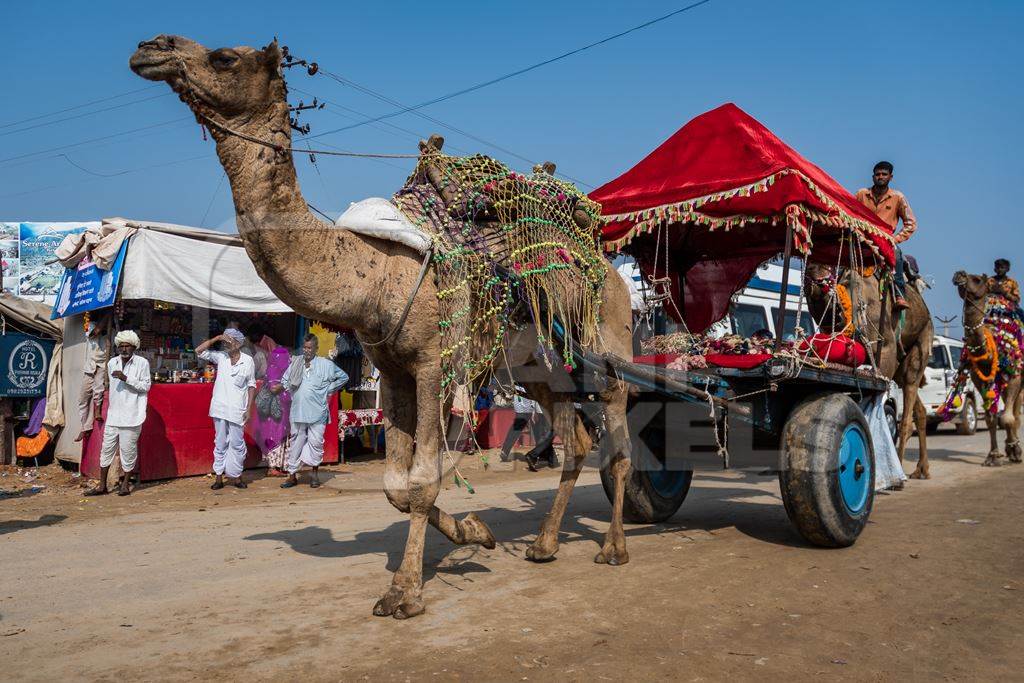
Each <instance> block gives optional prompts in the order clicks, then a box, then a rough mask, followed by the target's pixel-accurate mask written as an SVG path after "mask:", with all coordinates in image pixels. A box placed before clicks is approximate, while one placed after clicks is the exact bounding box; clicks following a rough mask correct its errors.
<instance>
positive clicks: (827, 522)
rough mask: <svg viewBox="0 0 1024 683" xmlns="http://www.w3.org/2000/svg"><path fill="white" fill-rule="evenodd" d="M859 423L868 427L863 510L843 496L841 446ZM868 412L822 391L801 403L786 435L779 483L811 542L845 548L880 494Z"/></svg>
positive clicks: (789, 509)
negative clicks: (848, 503)
mask: <svg viewBox="0 0 1024 683" xmlns="http://www.w3.org/2000/svg"><path fill="white" fill-rule="evenodd" d="M852 423H858V424H859V425H860V427H861V429H862V430H863V432H864V435H865V437H866V445H867V453H866V455H867V457H868V459H869V460H870V465H871V467H870V476H871V477H872V481H871V482H870V483H869V485H868V492H867V499H866V501H865V502H864V505H863V507H862V508H861V510H860V511H859V512H857V513H852V512H851V511H850V509H849V508H848V507H847V506H846V504H845V503H844V501H843V494H842V491H841V489H840V485H839V476H838V474H839V450H840V446H841V445H842V438H843V432H844V431H845V430H846V428H847V427H848V426H849V425H850V424H852ZM870 435H871V432H870V431H869V430H868V424H867V420H866V419H865V418H864V413H862V412H861V410H860V408H859V407H857V404H856V403H854V402H853V400H852V399H851V398H850V397H849V396H847V395H845V394H838V393H829V394H819V395H817V396H812V397H810V398H808V399H806V400H804V401H803V402H802V403H800V404H798V405H797V406H796V407H795V408H794V409H793V411H792V412H791V413H790V415H789V419H788V420H787V421H786V426H785V427H784V428H783V434H782V453H781V463H780V469H781V471H780V472H779V486H780V488H781V491H782V501H783V504H784V505H785V506H786V514H787V515H789V519H790V521H791V522H792V523H793V525H794V526H795V527H796V529H797V531H799V532H800V535H801V536H803V537H804V539H806V540H807V541H808V542H809V543H812V544H814V545H818V546H822V547H826V548H843V547H847V546H850V545H853V543H854V542H855V541H856V540H857V537H858V536H859V535H860V532H861V531H863V529H864V526H865V525H866V524H867V521H868V517H869V516H870V515H871V507H872V505H873V504H874V499H875V491H874V489H875V487H874V484H873V481H874V480H873V477H874V472H875V453H874V446H873V444H872V443H871V436H870Z"/></svg>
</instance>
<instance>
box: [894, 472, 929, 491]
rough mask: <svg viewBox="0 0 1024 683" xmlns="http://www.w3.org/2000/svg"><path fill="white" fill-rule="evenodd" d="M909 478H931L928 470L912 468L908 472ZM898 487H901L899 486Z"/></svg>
mask: <svg viewBox="0 0 1024 683" xmlns="http://www.w3.org/2000/svg"><path fill="white" fill-rule="evenodd" d="M910 478H911V479H931V478H932V475H931V473H930V472H929V471H928V470H914V471H913V472H912V473H911V474H910ZM900 488H903V487H902V486H900Z"/></svg>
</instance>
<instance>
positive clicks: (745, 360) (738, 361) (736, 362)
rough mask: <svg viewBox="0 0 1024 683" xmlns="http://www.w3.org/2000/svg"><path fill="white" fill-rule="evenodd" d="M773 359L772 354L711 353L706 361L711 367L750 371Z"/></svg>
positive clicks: (705, 358) (705, 357)
mask: <svg viewBox="0 0 1024 683" xmlns="http://www.w3.org/2000/svg"><path fill="white" fill-rule="evenodd" d="M771 357H772V356H771V354H770V353H746V354H742V355H739V354H733V353H709V354H707V355H706V356H704V360H706V361H707V362H708V363H710V364H711V365H717V366H719V367H722V368H735V369H737V370H749V369H750V368H756V367H757V366H758V365H760V364H761V363H764V362H765V361H766V360H768V359H769V358H771Z"/></svg>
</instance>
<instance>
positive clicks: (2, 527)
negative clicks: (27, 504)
mask: <svg viewBox="0 0 1024 683" xmlns="http://www.w3.org/2000/svg"><path fill="white" fill-rule="evenodd" d="M67 518H68V516H67V515H43V516H42V517H40V518H39V519H12V520H10V521H7V522H0V536H2V535H4V534H10V533H14V532H15V531H23V530H25V529H35V528H37V527H41V526H53V525H54V524H60V523H61V522H63V521H64V520H65V519H67Z"/></svg>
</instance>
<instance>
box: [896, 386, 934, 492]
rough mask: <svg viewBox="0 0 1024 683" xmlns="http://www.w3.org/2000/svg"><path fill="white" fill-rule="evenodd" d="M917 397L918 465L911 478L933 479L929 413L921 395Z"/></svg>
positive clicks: (915, 423)
mask: <svg viewBox="0 0 1024 683" xmlns="http://www.w3.org/2000/svg"><path fill="white" fill-rule="evenodd" d="M914 393H915V394H916V393H917V392H914ZM915 398H916V400H915V401H914V427H915V428H916V429H917V447H918V450H917V467H915V468H914V471H913V472H912V473H911V474H910V478H911V479H931V477H932V475H931V471H930V469H929V465H928V413H927V411H926V410H925V407H924V403H923V402H922V401H921V397H920V396H916V397H915ZM901 455H902V454H901Z"/></svg>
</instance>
